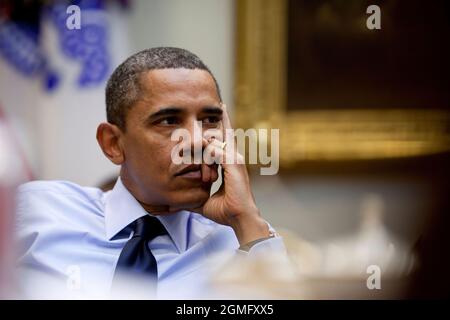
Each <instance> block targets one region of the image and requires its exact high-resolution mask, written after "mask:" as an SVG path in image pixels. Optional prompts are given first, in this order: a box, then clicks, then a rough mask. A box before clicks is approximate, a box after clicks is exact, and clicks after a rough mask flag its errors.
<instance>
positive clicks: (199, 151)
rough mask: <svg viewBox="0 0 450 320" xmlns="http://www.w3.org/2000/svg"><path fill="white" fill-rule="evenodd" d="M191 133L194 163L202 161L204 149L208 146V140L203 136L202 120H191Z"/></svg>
mask: <svg viewBox="0 0 450 320" xmlns="http://www.w3.org/2000/svg"><path fill="white" fill-rule="evenodd" d="M188 130H189V134H190V135H191V156H192V157H193V159H194V163H201V162H202V158H203V150H204V149H205V148H206V146H207V144H208V142H207V141H206V139H205V138H204V137H203V126H202V122H201V121H198V120H195V121H192V122H191V125H190V128H189V129H188Z"/></svg>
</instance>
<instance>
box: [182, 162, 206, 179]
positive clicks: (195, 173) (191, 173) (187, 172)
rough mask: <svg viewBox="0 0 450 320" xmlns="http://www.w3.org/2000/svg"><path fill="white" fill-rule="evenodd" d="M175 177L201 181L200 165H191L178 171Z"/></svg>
mask: <svg viewBox="0 0 450 320" xmlns="http://www.w3.org/2000/svg"><path fill="white" fill-rule="evenodd" d="M175 176H177V177H179V176H182V177H184V178H191V179H201V178H202V171H201V165H199V164H191V165H188V166H186V167H184V168H183V169H181V170H180V171H178V173H177V174H175Z"/></svg>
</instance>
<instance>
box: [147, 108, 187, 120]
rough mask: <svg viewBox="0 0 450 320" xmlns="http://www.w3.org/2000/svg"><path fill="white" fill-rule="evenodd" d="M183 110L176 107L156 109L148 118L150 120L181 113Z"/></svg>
mask: <svg viewBox="0 0 450 320" xmlns="http://www.w3.org/2000/svg"><path fill="white" fill-rule="evenodd" d="M182 112H183V110H182V109H181V108H177V107H166V108H162V109H160V110H159V111H156V112H155V113H152V114H151V115H149V116H148V118H147V119H148V120H152V119H155V118H159V117H163V116H173V115H177V114H180V113H182Z"/></svg>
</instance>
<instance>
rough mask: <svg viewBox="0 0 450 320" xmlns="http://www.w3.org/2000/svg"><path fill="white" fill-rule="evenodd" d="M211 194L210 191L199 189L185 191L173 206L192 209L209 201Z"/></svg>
mask: <svg viewBox="0 0 450 320" xmlns="http://www.w3.org/2000/svg"><path fill="white" fill-rule="evenodd" d="M209 196H210V194H209V191H206V190H204V191H203V192H201V191H198V190H195V191H194V190H192V191H185V194H183V195H182V196H181V197H178V199H177V200H176V201H174V202H173V205H172V206H171V207H172V208H178V209H180V210H188V211H190V210H193V209H196V208H200V207H202V206H203V205H204V204H205V202H206V201H208V199H209Z"/></svg>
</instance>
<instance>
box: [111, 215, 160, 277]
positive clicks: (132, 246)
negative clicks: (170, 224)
mask: <svg viewBox="0 0 450 320" xmlns="http://www.w3.org/2000/svg"><path fill="white" fill-rule="evenodd" d="M134 230H135V231H134V235H133V237H132V238H131V239H130V240H128V242H127V243H126V244H125V247H124V248H123V249H122V252H121V253H120V256H119V261H118V262H117V267H116V271H115V275H114V278H115V279H117V278H118V274H119V273H126V274H128V275H132V276H139V277H145V278H146V279H148V280H152V281H155V282H156V280H157V279H158V268H157V265H156V259H155V256H154V255H153V254H152V252H151V251H150V249H149V247H148V242H149V241H151V240H153V239H154V238H156V237H157V236H160V235H164V234H167V230H166V229H165V228H164V226H163V225H162V223H161V222H160V221H159V220H158V219H157V218H155V217H152V216H144V217H142V218H139V219H137V220H136V221H135V229H134Z"/></svg>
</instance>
